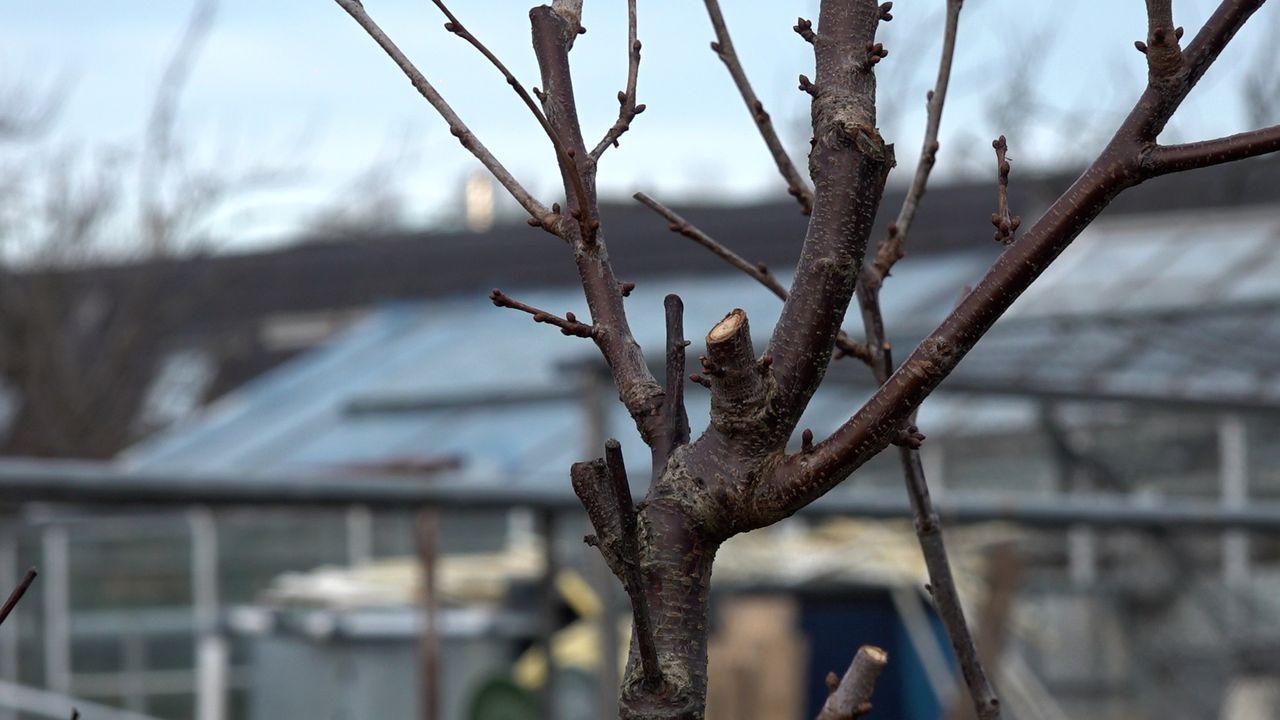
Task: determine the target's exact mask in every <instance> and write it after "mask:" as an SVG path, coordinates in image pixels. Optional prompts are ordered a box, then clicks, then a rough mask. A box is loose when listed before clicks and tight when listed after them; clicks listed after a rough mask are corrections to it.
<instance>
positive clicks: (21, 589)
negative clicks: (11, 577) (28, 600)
mask: <svg viewBox="0 0 1280 720" xmlns="http://www.w3.org/2000/svg"><path fill="white" fill-rule="evenodd" d="M38 574H39V573H37V572H36V569H35V568H28V569H27V574H26V575H23V576H22V581H21V582H19V583H18V586H17V587H16V588H14V589H13V592H11V593H9V599H8V600H5V601H4V606H3V607H0V623H4V621H5V619H6V618H8V617H9V613H11V612H13V609H14V608H15V607H17V606H18V601H19V600H21V599H22V596H23V595H25V594H26V592H27V588H29V587H31V583H33V582H35V579H36V575H38Z"/></svg>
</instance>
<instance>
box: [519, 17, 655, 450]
mask: <svg viewBox="0 0 1280 720" xmlns="http://www.w3.org/2000/svg"><path fill="white" fill-rule="evenodd" d="M568 15H572V13H568ZM570 19H571V18H568V17H566V14H562V13H560V12H557V10H556V9H555V8H554V7H551V6H547V5H543V6H539V7H535V8H533V9H532V10H530V11H529V20H530V24H531V25H532V30H533V49H534V54H535V55H536V56H537V59H538V67H539V69H540V71H541V75H542V86H543V93H542V95H540V99H541V100H542V104H543V109H544V111H545V112H546V116H547V120H548V122H549V123H550V124H551V127H552V128H553V129H554V130H555V132H556V135H558V136H559V137H560V138H561V140H562V141H563V142H564V143H565V146H566V148H567V149H568V150H567V151H568V154H569V156H570V158H571V159H572V160H573V162H574V168H573V170H574V172H571V171H570V170H569V169H568V168H562V169H561V176H562V179H563V182H564V186H565V194H566V196H568V197H569V201H568V202H569V215H570V216H571V217H573V218H575V219H577V220H578V221H579V222H578V224H577V225H570V228H569V232H568V233H567V234H568V239H569V241H570V245H571V247H572V248H573V254H574V263H575V264H576V265H577V267H578V277H579V279H580V280H581V281H582V288H583V292H584V294H585V295H586V298H587V307H588V308H589V309H590V311H591V319H592V323H593V324H594V326H595V333H594V335H593V336H592V338H593V339H594V340H595V342H596V345H597V346H598V347H599V348H600V352H601V354H602V355H604V358H605V362H606V363H608V365H609V369H610V371H611V373H612V374H613V382H614V385H616V386H617V388H618V394H619V396H620V398H621V400H622V403H623V405H625V406H626V408H627V411H628V412H630V414H631V417H632V419H633V420H635V423H636V427H637V428H638V429H639V431H640V436H641V437H642V438H643V439H644V441H645V443H646V444H648V445H649V447H650V448H662V447H665V445H666V443H665V441H664V440H663V438H664V437H665V433H666V428H665V425H664V420H663V416H662V412H661V410H662V405H663V401H664V393H663V389H662V386H660V385H659V384H658V382H657V380H655V379H654V377H653V375H652V374H651V373H650V372H649V366H648V364H647V363H646V362H645V356H644V352H643V350H641V348H640V345H639V344H638V343H637V342H636V340H635V337H634V336H633V335H632V333H631V327H630V325H628V323H627V315H626V310H625V308H624V307H623V300H622V298H623V295H622V293H621V291H620V287H621V286H620V285H619V283H618V280H617V278H616V277H615V276H614V274H613V267H612V265H610V263H609V253H608V250H607V248H606V245H605V241H604V235H603V233H601V232H600V229H599V228H600V208H599V204H598V203H597V200H596V183H595V178H596V175H595V162H594V161H593V160H592V159H591V158H590V156H589V155H588V153H587V150H586V147H585V145H584V144H583V139H582V127H581V125H580V124H579V121H578V110H577V104H576V100H575V98H574V92H573V76H572V73H571V72H570V70H569V50H570V49H571V48H572V47H573V41H574V38H576V37H577V35H578V33H579V31H580V30H581V26H579V25H577V23H576V22H573V23H571V22H570ZM575 178H581V180H582V182H583V184H584V186H585V188H586V194H585V197H584V198H582V199H581V200H578V199H576V198H575V197H574V194H573V193H572V192H571V190H570V188H572V186H573V183H574V182H575ZM580 228H586V229H589V232H588V231H587V230H580ZM653 461H654V464H655V466H657V465H660V464H662V463H665V462H666V457H664V456H661V455H660V454H659V453H655V454H654V457H653Z"/></svg>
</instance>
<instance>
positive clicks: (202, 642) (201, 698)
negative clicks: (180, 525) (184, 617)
mask: <svg viewBox="0 0 1280 720" xmlns="http://www.w3.org/2000/svg"><path fill="white" fill-rule="evenodd" d="M187 521H188V523H189V524H190V526H191V596H192V606H193V610H194V613H195V633H196V720H225V718H226V713H227V705H226V692H227V661H228V660H227V655H228V650H227V641H226V638H225V637H223V635H222V632H221V611H222V609H221V598H220V592H219V589H218V526H217V523H216V521H215V518H214V515H213V511H212V510H210V509H209V508H207V507H196V508H192V509H191V510H190V511H189V512H188V513H187Z"/></svg>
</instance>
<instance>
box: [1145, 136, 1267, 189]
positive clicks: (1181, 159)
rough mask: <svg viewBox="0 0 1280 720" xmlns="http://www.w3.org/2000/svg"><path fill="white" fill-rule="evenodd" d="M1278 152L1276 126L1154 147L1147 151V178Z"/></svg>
mask: <svg viewBox="0 0 1280 720" xmlns="http://www.w3.org/2000/svg"><path fill="white" fill-rule="evenodd" d="M1277 151H1280V125H1273V126H1271V127H1269V128H1263V129H1260V130H1250V131H1249V132H1242V133H1237V134H1235V135H1229V136H1227V137H1221V138H1216V139H1214V140H1202V141H1200V142H1193V143H1186V144H1183V145H1156V146H1154V147H1152V148H1151V149H1149V150H1147V153H1146V156H1145V158H1144V162H1143V165H1144V168H1145V169H1146V171H1147V176H1148V177H1156V176H1158V175H1167V174H1168V173H1174V172H1182V171H1184V170H1195V169H1197V168H1203V167H1209V166H1211V165H1221V164H1222V163H1228V162H1234V161H1236V160H1244V159H1246V158H1251V157H1256V156H1258V155H1266V154H1267V153H1273V152H1277Z"/></svg>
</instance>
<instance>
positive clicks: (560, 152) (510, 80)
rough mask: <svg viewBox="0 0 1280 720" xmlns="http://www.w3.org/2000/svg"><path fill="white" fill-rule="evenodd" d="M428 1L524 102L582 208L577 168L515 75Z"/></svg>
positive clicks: (584, 230) (437, 2)
mask: <svg viewBox="0 0 1280 720" xmlns="http://www.w3.org/2000/svg"><path fill="white" fill-rule="evenodd" d="M432 2H434V3H435V5H436V7H438V8H440V12H442V13H444V16H445V17H446V18H448V19H449V22H447V23H445V24H444V29H445V30H448V31H449V32H451V33H453V34H454V35H457V36H458V37H460V38H462V39H463V40H466V41H467V42H468V43H470V44H471V46H472V47H474V48H475V49H476V50H478V51H479V52H480V54H481V55H483V56H484V57H485V59H487V60H488V61H489V62H490V63H491V64H492V65H493V66H494V67H495V68H497V69H498V72H500V73H502V77H503V78H504V79H505V80H506V81H507V85H510V86H511V89H512V90H514V91H515V93H516V95H517V96H519V97H520V100H521V101H523V102H524V104H525V107H527V108H529V112H531V113H533V117H534V119H536V120H537V121H538V125H540V126H541V127H542V131H543V132H544V133H546V135H547V139H549V140H550V141H551V146H552V147H553V148H555V151H556V164H557V165H559V166H560V168H561V170H562V171H563V172H564V173H565V174H566V176H568V177H569V178H570V179H571V185H572V190H573V193H574V195H576V196H577V198H578V202H579V203H580V204H581V205H584V206H585V205H586V204H587V189H586V187H584V186H583V184H582V174H581V173H580V172H579V171H578V168H577V165H576V164H575V163H574V162H573V158H572V157H570V155H569V151H568V149H567V148H565V146H564V142H563V141H561V139H560V136H559V135H558V134H556V131H555V130H554V129H552V127H551V123H550V122H548V121H547V116H546V115H545V114H543V112H542V110H541V109H540V108H539V107H538V105H537V103H535V102H534V101H533V98H532V97H530V96H529V91H527V90H525V88H524V85H522V84H521V83H520V81H519V80H518V79H517V78H516V76H515V75H514V74H513V73H512V72H511V71H510V70H508V69H507V66H506V65H504V64H503V62H502V61H501V60H499V59H498V56H497V55H495V54H494V53H493V51H492V50H490V49H489V48H488V47H487V46H485V44H484V43H482V42H480V39H479V38H477V37H476V36H475V35H472V34H471V31H470V30H467V28H466V27H465V26H464V25H463V24H462V23H461V22H460V21H459V20H458V18H457V16H455V15H454V14H453V12H451V11H450V10H449V8H448V7H447V6H446V5H445V4H444V1H443V0H432ZM579 222H582V220H581V218H580V219H579ZM582 233H583V237H588V236H589V235H590V234H591V233H592V228H589V227H586V226H585V225H584V226H583V228H582Z"/></svg>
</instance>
